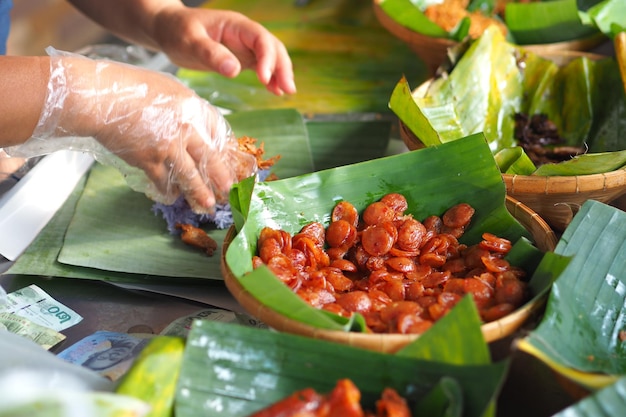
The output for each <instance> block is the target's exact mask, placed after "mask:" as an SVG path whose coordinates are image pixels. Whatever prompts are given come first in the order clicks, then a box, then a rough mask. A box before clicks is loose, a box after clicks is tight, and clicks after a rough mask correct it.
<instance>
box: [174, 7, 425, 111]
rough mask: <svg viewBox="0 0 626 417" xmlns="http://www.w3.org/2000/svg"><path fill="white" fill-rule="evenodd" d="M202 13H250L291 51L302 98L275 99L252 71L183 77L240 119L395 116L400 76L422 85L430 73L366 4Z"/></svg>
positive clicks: (181, 72) (183, 71)
mask: <svg viewBox="0 0 626 417" xmlns="http://www.w3.org/2000/svg"><path fill="white" fill-rule="evenodd" d="M201 7H206V8H214V9H226V10H233V11H237V12H240V13H243V14H244V15H246V16H247V17H249V18H251V19H253V20H255V21H257V22H259V23H261V24H263V25H264V26H265V27H267V28H268V29H269V30H270V31H271V32H272V33H273V34H274V35H275V36H276V37H278V38H279V39H280V40H281V41H282V42H283V43H284V44H285V46H286V48H287V50H288V52H289V55H290V57H291V60H292V62H293V68H294V75H295V82H296V86H297V88H298V92H297V94H294V95H289V96H281V97H277V96H274V95H273V94H271V93H269V92H268V91H267V90H266V89H265V87H264V86H263V85H262V84H261V83H260V82H259V81H258V79H257V76H256V74H255V73H254V72H253V71H251V70H245V71H243V72H242V73H241V74H240V75H239V76H237V77H236V78H234V79H230V78H226V77H223V76H220V75H219V74H215V73H208V72H205V71H193V70H187V69H180V70H179V71H178V72H177V76H178V78H180V79H181V80H182V81H183V82H185V83H186V84H187V85H189V86H190V87H192V88H193V89H194V90H195V91H197V92H198V93H199V94H200V95H201V96H203V97H205V98H207V99H208V100H209V101H211V102H212V103H214V104H216V105H219V106H221V107H224V108H228V109H232V110H235V111H241V110H252V109H267V108H286V107H288V108H296V109H298V110H299V111H300V112H302V113H304V114H308V113H315V114H337V113H361V112H363V113H369V112H375V113H389V109H388V107H387V101H388V98H389V91H391V90H392V89H393V85H394V82H395V79H396V77H397V74H398V72H401V73H404V74H406V76H407V77H408V78H409V79H411V80H423V79H425V77H426V68H425V66H424V65H423V63H421V62H420V61H419V60H417V61H416V60H415V54H414V53H413V52H412V51H411V50H410V49H409V48H408V47H407V46H406V45H405V44H404V43H403V42H401V41H400V40H398V39H396V38H395V37H394V36H392V35H391V34H389V33H388V32H387V31H386V30H385V29H383V28H382V27H381V26H380V25H379V24H378V22H377V21H376V19H375V18H374V15H373V14H374V13H373V9H372V6H371V4H370V3H368V2H364V1H361V0H342V1H336V0H316V1H313V2H310V4H307V6H306V7H296V6H295V5H294V2H290V1H284V0H266V1H264V2H263V3H259V2H257V1H255V0H212V1H210V2H206V3H205V4H203V5H202V6H201Z"/></svg>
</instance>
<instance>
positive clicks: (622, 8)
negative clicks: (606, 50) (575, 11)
mask: <svg viewBox="0 0 626 417" xmlns="http://www.w3.org/2000/svg"><path fill="white" fill-rule="evenodd" d="M579 3H583V7H581V8H580V10H581V11H580V18H581V21H582V22H583V23H584V24H587V25H594V26H596V27H597V28H598V29H599V30H600V31H601V32H602V33H604V34H605V35H607V36H609V37H611V38H613V37H615V36H616V35H617V34H618V33H620V32H624V31H625V30H626V23H625V22H626V20H625V18H626V3H624V2H623V1H621V0H603V1H600V2H595V1H590V2H585V1H579Z"/></svg>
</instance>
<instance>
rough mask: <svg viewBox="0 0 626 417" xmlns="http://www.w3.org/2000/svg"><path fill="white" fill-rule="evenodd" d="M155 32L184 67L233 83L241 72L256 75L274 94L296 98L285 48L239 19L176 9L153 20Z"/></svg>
mask: <svg viewBox="0 0 626 417" xmlns="http://www.w3.org/2000/svg"><path fill="white" fill-rule="evenodd" d="M151 27H153V28H154V33H153V34H152V38H153V39H154V40H155V41H156V42H157V43H158V47H159V48H160V49H161V50H162V51H163V52H164V53H166V54H167V55H168V57H169V58H170V60H171V61H172V62H173V63H174V64H176V65H178V66H180V67H184V68H190V69H196V70H210V71H216V72H218V73H220V74H222V75H224V76H226V77H231V78H232V77H235V76H237V75H238V74H239V73H240V71H241V70H242V69H252V70H254V71H256V73H257V77H258V78H259V81H261V83H263V84H264V85H265V86H266V87H267V89H268V90H269V91H270V92H272V93H274V94H276V95H282V94H293V93H295V92H296V86H295V83H294V75H293V68H292V63H291V59H290V58H289V55H288V53H287V50H286V48H285V46H284V45H283V43H282V42H281V41H280V40H279V39H278V38H276V37H275V36H274V35H273V34H271V33H270V32H269V31H268V30H267V29H265V28H264V27H263V26H262V25H261V24H259V23H257V22H255V21H253V20H251V19H249V18H247V17H246V16H244V15H242V14H241V13H237V12H233V11H226V10H212V9H204V8H190V7H181V5H180V4H179V5H172V6H166V7H164V8H162V9H160V10H159V11H158V13H156V14H155V15H154V16H153V22H152V25H151Z"/></svg>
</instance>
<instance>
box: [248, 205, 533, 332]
mask: <svg viewBox="0 0 626 417" xmlns="http://www.w3.org/2000/svg"><path fill="white" fill-rule="evenodd" d="M407 208H408V204H407V201H406V199H405V198H404V196H403V195H401V194H397V193H391V194H387V195H385V196H384V197H383V198H382V199H380V200H379V201H377V202H374V203H372V204H370V205H369V206H368V207H366V208H365V210H364V211H363V212H362V213H361V214H360V215H359V213H358V211H357V209H356V208H355V207H354V205H352V204H351V203H349V202H347V201H342V202H340V203H338V204H337V205H336V206H335V207H334V209H333V211H332V213H331V222H330V223H329V225H328V227H326V228H325V227H324V225H323V224H322V223H319V222H312V223H309V224H307V225H305V226H304V227H303V228H302V229H301V230H300V231H299V232H298V233H296V234H294V235H293V236H291V235H290V234H289V233H288V232H286V231H284V230H276V229H272V228H270V227H265V228H263V229H262V230H261V232H260V235H259V238H258V246H257V255H255V256H254V258H253V266H254V267H255V268H257V267H259V266H260V265H267V267H268V268H269V269H270V270H271V271H272V272H273V273H274V274H275V275H276V276H277V277H278V278H279V279H280V280H281V281H282V282H284V283H285V285H287V286H289V288H291V289H292V290H293V291H294V292H295V293H296V294H297V295H298V296H300V297H301V298H302V299H303V300H305V301H306V302H308V303H309V304H310V305H311V306H313V307H316V308H320V309H325V310H328V311H331V312H333V313H335V314H338V315H341V316H344V317H350V316H351V315H352V314H354V313H357V312H358V313H360V314H362V315H363V316H364V317H365V320H366V323H367V326H368V328H369V330H370V331H372V332H374V333H403V334H419V333H422V332H424V331H425V330H427V329H428V328H429V327H430V326H431V325H432V324H433V323H434V322H435V321H436V320H438V319H439V318H441V317H442V316H444V315H445V314H446V313H447V312H448V311H449V310H450V308H452V307H453V306H454V305H455V304H456V303H457V302H458V301H459V300H461V298H462V297H463V296H464V295H465V294H471V295H472V296H473V299H474V302H475V304H476V306H477V308H478V311H479V312H480V315H481V318H482V320H483V321H484V322H489V321H494V320H497V319H500V318H502V317H503V316H505V315H507V314H509V313H511V312H512V311H513V310H515V309H516V308H518V307H519V306H521V305H522V304H523V303H524V302H526V301H527V300H528V298H529V294H528V284H527V282H526V281H525V280H524V278H525V275H526V274H525V271H524V270H522V269H520V268H517V267H514V266H512V265H510V264H509V262H508V261H507V260H506V259H504V258H505V256H506V255H507V253H508V252H509V250H510V249H511V246H512V245H511V242H510V241H508V240H507V239H504V238H500V237H498V236H495V235H493V234H490V233H484V234H483V235H482V241H481V242H479V243H477V244H475V245H471V246H467V245H464V244H461V243H459V241H458V239H459V238H460V237H461V236H462V235H463V233H464V232H465V229H466V227H468V225H469V224H470V222H471V219H472V216H473V215H474V208H472V207H471V206H470V205H469V204H466V203H460V204H457V205H455V206H453V207H451V208H449V209H448V210H447V211H446V212H445V213H443V214H442V215H441V216H434V215H433V216H429V217H427V218H425V219H423V220H422V221H419V220H417V219H415V218H413V216H412V215H411V214H407V213H406V210H407Z"/></svg>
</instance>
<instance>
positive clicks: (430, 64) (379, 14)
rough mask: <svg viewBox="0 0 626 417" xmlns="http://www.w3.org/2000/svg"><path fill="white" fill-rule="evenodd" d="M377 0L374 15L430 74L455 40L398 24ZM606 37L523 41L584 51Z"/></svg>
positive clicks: (547, 49) (546, 49)
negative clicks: (542, 42)
mask: <svg viewBox="0 0 626 417" xmlns="http://www.w3.org/2000/svg"><path fill="white" fill-rule="evenodd" d="M380 3H381V0H373V7H374V15H375V16H376V18H377V19H378V21H379V22H380V24H381V26H383V27H384V28H385V29H386V30H387V31H388V32H389V33H391V34H392V35H393V36H395V37H396V38H398V39H400V40H401V41H403V42H404V43H406V44H407V46H408V47H409V48H411V50H412V51H413V52H415V53H416V54H417V56H419V57H420V58H421V59H422V61H424V63H425V64H426V66H427V68H428V70H429V71H430V73H432V74H434V73H435V71H436V70H437V68H438V67H439V66H440V65H441V64H443V63H444V62H445V61H446V58H447V53H448V49H449V48H451V47H454V46H456V45H458V42H456V41H453V40H450V39H446V38H437V37H432V36H426V35H423V34H421V33H419V32H415V31H413V30H411V29H409V28H407V27H405V26H402V25H401V24H399V23H398V22H396V21H395V20H394V19H392V18H391V17H389V15H387V13H385V11H384V10H383V9H382V8H381V6H380ZM605 41H606V36H604V35H603V34H597V35H593V36H591V37H588V38H584V39H576V40H572V41H565V42H555V43H548V44H537V45H524V48H525V49H527V50H528V51H531V52H533V53H536V54H538V55H541V56H543V55H545V54H552V53H554V52H561V51H588V50H590V49H593V48H594V47H596V46H598V45H600V44H601V43H603V42H605Z"/></svg>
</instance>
